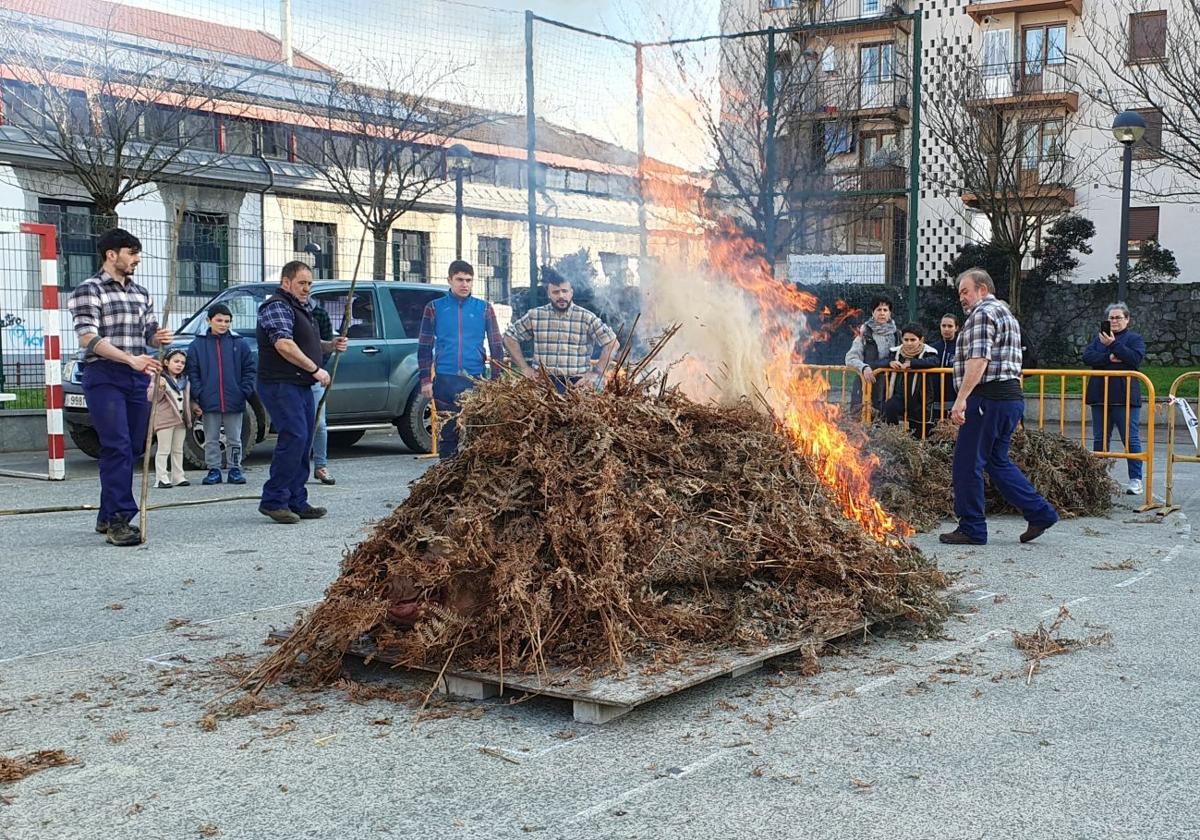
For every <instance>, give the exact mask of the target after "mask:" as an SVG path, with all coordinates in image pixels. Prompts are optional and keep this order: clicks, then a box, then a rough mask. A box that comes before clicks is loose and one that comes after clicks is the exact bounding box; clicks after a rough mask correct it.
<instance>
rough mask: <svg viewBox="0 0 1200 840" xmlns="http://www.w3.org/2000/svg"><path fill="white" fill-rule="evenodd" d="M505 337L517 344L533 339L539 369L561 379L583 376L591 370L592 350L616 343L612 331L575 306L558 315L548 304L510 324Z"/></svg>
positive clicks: (595, 317) (593, 315)
mask: <svg viewBox="0 0 1200 840" xmlns="http://www.w3.org/2000/svg"><path fill="white" fill-rule="evenodd" d="M504 334H505V335H506V336H508V337H509V338H515V339H516V340H517V341H527V340H528V339H530V338H532V339H533V355H534V357H535V358H536V359H537V364H538V367H539V368H541V369H542V370H544V371H546V372H547V373H554V374H558V375H560V376H581V375H583V374H585V373H587V372H588V371H589V370H591V369H592V347H593V345H596V344H608V343H609V342H610V341H615V340H616V338H617V334H616V333H614V332H613V331H612V327H610V326H609V325H608V324H606V323H604V322H603V321H601V320H600V318H599V317H598V316H597V315H595V314H594V313H592V312H589V311H588V310H586V309H584V308H583V307H582V306H576V305H575V304H574V303H572V304H571V305H570V306H569V307H567V311H566V312H559V311H558V310H557V309H555V308H554V304H552V303H547V304H546V305H545V306H539V307H537V308H536V309H530V310H529V311H528V312H526V313H525V314H524V315H522V316H521V317H520V318H518V319H517V320H515V321H513V322H512V323H511V324H509V326H508V329H507V330H505V331H504Z"/></svg>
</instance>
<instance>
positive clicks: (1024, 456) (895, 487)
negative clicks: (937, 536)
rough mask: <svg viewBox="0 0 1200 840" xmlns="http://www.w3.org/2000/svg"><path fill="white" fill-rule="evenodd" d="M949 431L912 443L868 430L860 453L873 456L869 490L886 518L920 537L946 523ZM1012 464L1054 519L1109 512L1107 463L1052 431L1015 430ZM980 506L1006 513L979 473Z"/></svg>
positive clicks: (888, 429)
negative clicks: (983, 495) (984, 501)
mask: <svg viewBox="0 0 1200 840" xmlns="http://www.w3.org/2000/svg"><path fill="white" fill-rule="evenodd" d="M956 434H957V432H956V430H955V428H954V427H953V426H951V425H950V424H949V423H944V424H942V425H940V426H938V427H937V428H936V429H935V431H934V433H933V434H932V435H930V437H929V438H928V439H927V440H918V439H917V438H914V437H913V436H912V435H911V434H909V433H908V431H907V429H905V428H904V427H903V426H899V425H897V426H887V425H876V426H872V427H871V429H870V430H869V432H868V436H869V440H870V443H869V445H868V448H869V449H870V451H871V452H872V453H874V454H875V455H876V456H878V458H879V460H880V465H879V468H878V469H877V470H876V471H875V474H874V477H873V480H872V483H871V486H872V489H873V490H874V492H875V495H876V497H877V498H878V499H879V501H880V502H881V503H882V504H883V506H884V507H885V508H887V510H888V512H890V513H892V514H894V515H896V516H899V517H901V518H902V519H904V520H905V521H907V522H908V523H909V524H910V525H912V526H913V527H914V528H916V529H917V530H920V531H928V530H929V529H931V528H933V527H935V526H936V525H938V523H940V522H942V521H943V520H946V519H953V518H954V491H953V480H952V478H951V467H952V465H953V461H954V439H955V437H956ZM1011 455H1012V460H1013V463H1015V464H1016V465H1017V466H1018V467H1020V468H1021V471H1022V472H1023V473H1025V475H1026V476H1027V477H1028V478H1029V480H1030V482H1032V483H1033V486H1034V487H1036V488H1037V490H1038V492H1039V493H1041V494H1042V495H1043V496H1045V497H1046V499H1047V501H1049V502H1050V504H1051V505H1053V506H1054V508H1055V509H1056V510H1057V511H1058V513H1059V515H1060V516H1064V517H1071V516H1104V515H1106V514H1107V513H1108V512H1109V511H1110V510H1112V504H1113V501H1112V500H1113V493H1114V492H1116V490H1117V485H1116V484H1115V483H1114V482H1113V480H1112V479H1111V478H1110V477H1109V475H1108V464H1107V462H1106V461H1104V460H1103V459H1100V458H1097V457H1095V456H1094V455H1092V454H1091V453H1090V452H1088V451H1087V450H1086V449H1084V448H1083V447H1082V446H1080V445H1079V443H1078V442H1077V441H1074V440H1070V439H1068V438H1065V437H1063V436H1062V435H1059V434H1057V433H1055V432H1047V431H1039V430H1037V429H1018V430H1017V433H1016V434H1015V435H1013V441H1012V447H1011ZM984 481H985V486H986V488H987V498H988V507H989V509H991V510H994V511H1011V510H1012V508H1011V507H1009V505H1008V504H1007V503H1006V502H1005V501H1004V500H1003V499H1002V498H1000V496H999V494H998V493H996V492H995V491H994V490H993V489H992V487H991V483H990V482H989V481H988V480H987V474H986V472H985V474H984Z"/></svg>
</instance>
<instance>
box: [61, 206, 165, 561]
mask: <svg viewBox="0 0 1200 840" xmlns="http://www.w3.org/2000/svg"><path fill="white" fill-rule="evenodd" d="M97 248H98V250H99V251H100V259H101V260H102V261H103V265H102V266H101V268H100V271H99V272H97V273H96V274H95V275H94V276H92V277H90V278H88V279H87V280H85V281H83V282H82V283H80V284H79V286H78V287H77V288H76V289H75V291H74V292H72V293H71V297H70V298H69V299H68V301H67V308H68V309H69V310H70V311H71V316H72V318H73V319H74V321H75V334H76V335H77V336H78V337H79V347H80V349H81V350H82V351H83V374H82V383H83V394H84V397H85V398H86V399H87V406H88V415H89V416H90V417H91V420H92V427H93V428H95V430H96V436H97V437H98V438H99V440H100V511H99V512H98V513H97V514H96V531H97V532H99V533H102V534H106V535H107V540H108V542H110V543H112V544H113V545H138V544H139V543H140V542H141V534H140V533H139V532H138V528H137V526H136V525H133V524H132V522H133V519H134V517H136V516H137V515H138V505H137V501H136V500H135V499H134V497H133V465H134V463H135V462H136V461H137V459H138V458H140V457H141V456H142V452H143V450H144V449H145V446H146V424H147V423H148V422H149V420H150V401H149V400H148V399H147V397H146V390H147V388H148V387H149V385H150V376H151V375H152V374H157V373H158V372H159V371H160V370H161V369H162V366H161V365H160V364H159V361H158V359H157V358H156V357H155V356H153V355H149V354H147V353H146V347H147V345H149V344H153V345H157V346H159V347H165V346H166V345H168V344H170V343H171V341H172V338H173V337H172V335H171V332H170V331H169V330H167V329H160V328H159V326H158V321H157V320H156V319H155V317H154V302H153V301H152V300H151V299H150V292H148V291H147V290H146V288H145V287H144V286H141V285H138V284H137V283H136V282H134V280H133V273H134V272H135V271H136V270H137V267H138V263H140V262H141V260H142V243H141V242H139V241H138V238H137V237H136V236H134V235H133V234H132V233H129V232H128V231H125V230H122V229H120V228H113V229H112V230H110V231H108V232H107V233H104V234H102V235H101V236H100V240H99V242H97Z"/></svg>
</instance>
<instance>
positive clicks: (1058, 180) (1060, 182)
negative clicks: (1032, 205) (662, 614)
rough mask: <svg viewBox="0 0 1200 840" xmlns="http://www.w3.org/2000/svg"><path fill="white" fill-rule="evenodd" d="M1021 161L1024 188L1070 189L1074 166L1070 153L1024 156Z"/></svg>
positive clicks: (1021, 176) (1022, 186)
mask: <svg viewBox="0 0 1200 840" xmlns="http://www.w3.org/2000/svg"><path fill="white" fill-rule="evenodd" d="M1019 163H1020V167H1021V168H1020V182H1021V188H1022V189H1036V188H1038V187H1051V188H1059V189H1068V188H1070V186H1071V180H1072V175H1073V167H1072V159H1071V158H1070V157H1069V156H1068V155H1049V156H1046V157H1040V158H1024V159H1022V160H1021V161H1019Z"/></svg>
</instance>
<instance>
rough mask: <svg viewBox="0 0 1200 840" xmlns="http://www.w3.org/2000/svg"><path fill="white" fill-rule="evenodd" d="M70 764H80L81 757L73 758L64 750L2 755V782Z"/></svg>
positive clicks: (0, 756)
mask: <svg viewBox="0 0 1200 840" xmlns="http://www.w3.org/2000/svg"><path fill="white" fill-rule="evenodd" d="M69 764H79V759H77V758H72V757H71V756H69V755H67V754H66V753H65V752H63V751H62V750H38V751H37V752H31V753H27V754H26V755H20V756H15V757H13V758H9V757H7V756H2V755H0V784H10V783H12V782H18V781H20V780H21V779H24V778H25V777H26V776H32V775H33V774H34V773H40V772H41V771H42V770H48V769H50V768H51V767H65V766H67V765H69Z"/></svg>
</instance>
